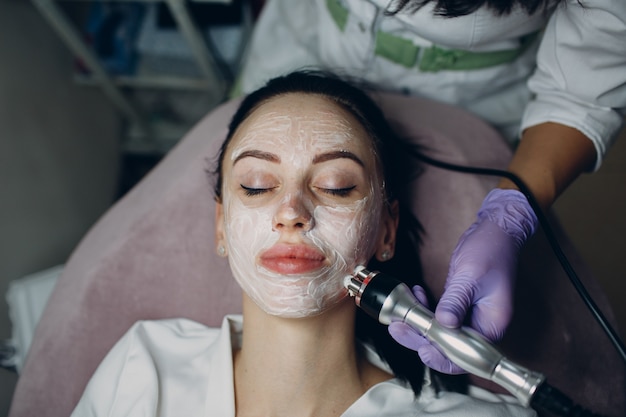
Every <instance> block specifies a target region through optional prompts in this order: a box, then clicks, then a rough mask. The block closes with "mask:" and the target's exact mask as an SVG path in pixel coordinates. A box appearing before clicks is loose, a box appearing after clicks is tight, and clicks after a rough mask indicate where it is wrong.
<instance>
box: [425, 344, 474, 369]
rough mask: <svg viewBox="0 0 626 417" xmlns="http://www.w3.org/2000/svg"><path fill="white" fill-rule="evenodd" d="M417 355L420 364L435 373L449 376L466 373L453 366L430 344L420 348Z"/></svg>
mask: <svg viewBox="0 0 626 417" xmlns="http://www.w3.org/2000/svg"><path fill="white" fill-rule="evenodd" d="M417 353H418V354H419V356H420V359H421V360H422V362H424V364H425V365H426V366H428V367H429V368H431V369H434V370H435V371H439V372H442V373H444V374H450V375H458V374H466V373H467V371H465V370H463V368H461V367H459V366H458V365H455V364H454V363H453V362H452V361H451V360H450V359H448V358H447V357H445V356H444V355H443V353H441V352H440V351H439V350H438V349H437V348H436V347H435V346H433V345H431V344H427V345H423V346H421V347H420V349H419V350H418V351H417Z"/></svg>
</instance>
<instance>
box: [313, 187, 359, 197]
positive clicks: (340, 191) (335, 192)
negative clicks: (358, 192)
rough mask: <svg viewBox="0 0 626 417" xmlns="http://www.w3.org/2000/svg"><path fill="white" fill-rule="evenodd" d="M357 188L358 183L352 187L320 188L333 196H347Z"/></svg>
mask: <svg viewBox="0 0 626 417" xmlns="http://www.w3.org/2000/svg"><path fill="white" fill-rule="evenodd" d="M355 188H356V185H353V186H351V187H344V188H320V190H321V191H322V192H323V193H326V194H330V195H332V196H336V197H347V196H349V195H350V193H351V192H352V190H354V189H355Z"/></svg>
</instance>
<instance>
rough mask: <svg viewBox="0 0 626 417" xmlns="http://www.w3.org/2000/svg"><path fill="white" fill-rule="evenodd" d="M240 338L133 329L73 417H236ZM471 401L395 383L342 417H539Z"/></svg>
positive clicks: (498, 399)
mask: <svg viewBox="0 0 626 417" xmlns="http://www.w3.org/2000/svg"><path fill="white" fill-rule="evenodd" d="M241 331H242V318H241V316H236V315H233V316H227V317H225V318H224V321H223V323H222V328H221V329H212V328H208V327H206V326H204V325H202V324H199V323H197V322H193V321H191V320H187V319H170V320H158V321H142V322H138V323H136V324H135V325H134V326H133V327H132V328H131V329H130V330H129V331H128V332H127V333H126V335H125V336H123V337H122V339H120V341H119V342H118V343H117V344H116V345H115V346H114V347H113V349H112V350H111V351H110V352H109V353H108V355H107V356H106V358H105V359H104V361H103V362H102V363H101V364H100V366H99V367H98V369H97V370H96V372H95V374H94V375H93V377H92V379H91V381H90V382H89V384H88V386H87V388H86V390H85V392H84V394H83V396H82V398H81V400H80V402H79V404H78V405H77V407H76V408H75V410H74V412H73V413H72V417H87V416H115V417H125V416H133V417H148V416H150V417H157V416H158V417H165V416H167V417H185V416H194V417H209V416H212V417H230V416H235V398H234V389H233V387H234V382H233V363H232V351H233V347H238V346H239V344H240V343H241ZM373 362H374V363H376V361H375V360H373ZM378 365H379V366H380V365H381V364H380V361H378ZM470 393H471V395H472V396H473V397H470V396H467V395H461V394H457V393H447V392H446V393H441V394H439V395H437V394H435V392H434V390H433V388H432V387H431V386H430V383H429V381H428V379H427V380H425V384H424V389H423V393H422V394H421V395H420V397H419V398H417V399H416V398H415V396H414V394H413V391H412V390H411V389H410V387H409V386H408V385H406V384H404V383H402V382H400V381H398V380H397V379H392V380H389V381H385V382H382V383H379V384H377V385H375V386H373V387H372V388H370V390H369V391H367V392H366V393H365V394H364V395H363V396H362V397H361V398H359V399H358V400H357V401H356V402H355V403H354V404H352V406H351V407H350V408H349V409H348V410H347V411H346V412H345V413H344V414H343V416H344V417H357V416H358V417H369V416H371V417H374V416H376V417H384V416H394V417H399V416H415V415H421V413H425V414H428V415H432V416H446V417H457V416H458V417H460V416H468V415H470V416H472V415H473V416H484V417H489V416H494V417H495V416H519V417H522V416H523V417H528V416H535V415H536V414H535V412H534V411H533V410H530V409H527V408H523V407H521V406H520V405H519V404H518V403H516V401H515V399H514V398H513V397H511V396H506V395H496V394H493V393H490V392H487V391H485V390H482V389H479V388H475V387H472V388H471V391H470Z"/></svg>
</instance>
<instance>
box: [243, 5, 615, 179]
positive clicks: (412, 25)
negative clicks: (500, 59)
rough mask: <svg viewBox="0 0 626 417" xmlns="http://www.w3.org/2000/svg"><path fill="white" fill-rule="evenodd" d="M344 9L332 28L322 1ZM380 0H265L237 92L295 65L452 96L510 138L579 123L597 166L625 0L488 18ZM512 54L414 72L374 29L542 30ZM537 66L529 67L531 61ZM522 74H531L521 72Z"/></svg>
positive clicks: (406, 34) (454, 32)
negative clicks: (380, 46)
mask: <svg viewBox="0 0 626 417" xmlns="http://www.w3.org/2000/svg"><path fill="white" fill-rule="evenodd" d="M333 2H334V3H336V4H339V5H340V7H341V8H342V9H345V10H347V11H348V12H349V13H348V15H347V20H346V22H345V27H343V28H341V27H339V25H338V24H337V20H336V19H335V18H334V17H333V14H332V13H330V11H329V4H331V3H333ZM388 3H389V0H269V1H268V2H267V3H266V5H265V7H264V9H263V12H262V14H261V16H260V18H259V21H258V23H257V26H256V28H255V32H254V35H253V39H252V40H251V42H250V45H249V50H248V54H247V58H246V60H245V62H244V65H243V67H242V72H241V75H240V80H239V83H240V84H239V86H240V88H241V91H242V92H244V93H248V92H251V91H253V90H255V89H256V88H258V87H260V86H261V85H262V84H263V83H264V82H266V81H267V80H268V79H270V78H272V77H274V76H276V75H280V74H283V73H286V72H289V71H292V70H295V69H300V68H303V67H315V68H323V69H328V70H333V71H340V72H342V73H347V74H350V75H352V76H356V77H360V78H363V79H365V80H367V81H369V82H371V83H372V84H374V85H376V86H377V87H378V88H382V89H384V90H390V91H398V92H406V93H409V94H414V95H418V96H422V97H427V98H431V99H435V100H440V101H443V102H446V103H450V104H455V105H459V106H460V107H462V108H465V109H466V110H469V111H471V112H473V113H474V114H476V115H478V116H479V117H481V118H483V119H484V120H486V121H488V122H490V123H491V124H492V125H493V126H494V127H496V128H497V129H499V130H500V131H501V132H502V133H503V134H504V136H505V137H507V138H509V139H510V140H512V141H514V140H515V139H517V138H518V137H519V132H521V130H523V129H525V128H526V127H530V126H533V125H536V124H539V123H542V122H546V121H552V122H558V123H561V124H565V125H568V126H571V127H574V128H576V129H578V130H580V131H582V132H583V133H584V134H585V135H586V136H588V137H589V138H590V139H591V140H592V141H593V143H594V146H595V148H596V151H597V154H598V159H597V164H596V168H597V167H599V166H600V164H601V162H602V159H603V157H604V155H605V154H606V152H607V150H608V148H609V147H610V145H611V143H612V141H613V140H614V139H615V137H616V133H617V132H618V131H619V129H620V127H621V126H622V123H623V118H624V114H625V113H626V1H606V0H584V1H583V2H582V3H583V5H584V7H581V6H580V4H579V3H578V0H564V1H563V2H561V3H560V4H559V5H558V6H555V5H554V4H551V5H549V6H548V7H547V10H546V11H545V13H544V12H543V11H538V12H536V13H535V14H534V15H533V16H530V17H529V16H528V15H527V14H525V12H523V11H522V10H521V9H520V10H514V11H513V12H512V13H511V14H509V15H505V16H501V17H496V16H494V15H493V14H492V12H491V11H490V10H488V9H486V8H482V9H479V10H478V11H476V12H475V13H473V14H471V15H468V16H462V17H458V18H443V17H437V16H434V15H433V11H432V7H433V6H432V5H431V4H429V5H427V6H426V7H424V8H422V9H420V10H419V11H417V12H415V13H413V14H410V13H407V12H402V13H401V14H397V15H396V16H385V15H384V14H383V12H384V10H385V8H386V6H387V4H388ZM544 28H545V30H544V32H542V34H543V37H542V38H541V37H540V36H539V37H537V41H535V42H534V43H533V44H532V45H531V46H530V47H529V48H527V49H525V50H524V52H523V53H522V54H521V55H520V56H519V57H517V58H516V59H515V60H514V61H512V62H508V63H505V64H500V65H496V66H492V67H488V68H482V69H472V70H442V71H439V72H422V71H420V70H418V69H417V68H416V67H410V68H407V67H406V66H403V65H399V64H398V63H396V62H392V61H390V60H388V59H386V58H384V57H381V56H378V55H377V54H376V53H375V50H376V37H377V35H376V34H377V33H378V32H379V31H382V32H385V33H389V34H392V35H394V36H398V37H401V38H403V39H407V40H408V41H410V42H411V43H412V44H413V45H415V46H418V47H421V48H425V47H429V46H432V45H437V46H439V47H441V48H444V49H457V50H464V51H472V52H487V51H506V50H511V49H516V48H518V47H519V46H520V38H521V37H522V36H524V35H528V34H532V33H535V32H538V31H541V30H543V29H544ZM536 68H538V70H537V71H535V69H536ZM529 77H530V82H529V83H528V82H527V81H528V79H529Z"/></svg>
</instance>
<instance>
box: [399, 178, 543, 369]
mask: <svg viewBox="0 0 626 417" xmlns="http://www.w3.org/2000/svg"><path fill="white" fill-rule="evenodd" d="M536 226H537V216H536V215H535V213H534V211H533V209H532V208H531V207H530V204H529V203H528V200H527V199H526V197H525V196H524V195H523V194H522V193H521V192H519V191H517V190H504V189H494V190H492V191H491V192H490V193H489V194H488V195H487V197H485V199H484V201H483V204H482V206H481V208H480V210H479V211H478V214H477V220H476V222H474V224H472V225H471V226H470V228H469V229H467V231H466V232H465V233H463V235H462V236H461V238H460V239H459V242H458V243H457V246H456V248H455V249H454V252H453V253H452V257H451V260H450V268H449V271H448V277H447V278H446V284H445V290H444V293H443V295H442V296H441V300H440V301H439V304H438V305H437V308H436V310H435V318H436V319H437V321H438V322H439V323H441V324H442V325H444V326H448V327H459V326H461V324H463V322H464V321H465V317H466V315H467V314H468V313H469V314H470V321H469V323H470V327H472V328H474V329H475V330H477V331H478V332H479V333H481V334H482V335H483V336H485V337H486V338H487V339H489V340H491V341H492V342H497V341H498V340H500V339H501V338H502V336H503V335H504V332H505V330H506V327H507V326H508V324H509V322H510V320H511V316H512V314H513V288H514V283H515V272H516V271H515V270H516V266H517V258H518V254H519V251H520V249H521V248H522V246H523V245H524V243H525V242H526V240H527V239H528V238H529V237H530V236H532V234H533V233H534V231H535V228H536ZM413 293H414V294H415V296H416V298H417V299H418V301H420V302H421V303H422V304H424V305H425V306H427V305H426V297H425V295H424V292H423V290H422V289H421V288H420V287H415V288H413ZM389 333H390V334H391V336H392V337H393V338H394V339H395V340H396V341H397V342H398V343H400V344H401V345H403V346H406V347H408V348H410V349H413V350H416V351H417V352H418V353H419V355H420V358H421V359H422V361H423V362H424V363H425V364H426V365H427V366H428V367H430V368H432V369H435V370H437V371H440V372H444V373H449V374H456V373H463V372H464V371H463V370H462V369H461V368H459V367H458V366H456V365H455V364H453V363H452V362H451V361H450V360H449V359H448V358H446V357H445V356H444V355H443V354H441V352H439V350H437V349H436V348H435V347H434V346H433V345H432V344H430V342H428V341H427V340H426V339H425V338H424V337H423V336H421V335H420V334H418V333H417V332H416V331H414V330H412V329H411V328H409V327H408V326H407V325H405V324H403V323H391V325H390V326H389Z"/></svg>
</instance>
